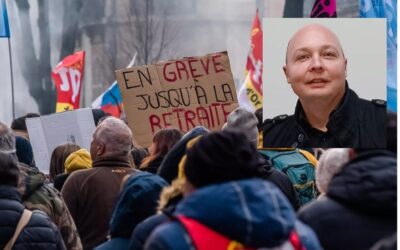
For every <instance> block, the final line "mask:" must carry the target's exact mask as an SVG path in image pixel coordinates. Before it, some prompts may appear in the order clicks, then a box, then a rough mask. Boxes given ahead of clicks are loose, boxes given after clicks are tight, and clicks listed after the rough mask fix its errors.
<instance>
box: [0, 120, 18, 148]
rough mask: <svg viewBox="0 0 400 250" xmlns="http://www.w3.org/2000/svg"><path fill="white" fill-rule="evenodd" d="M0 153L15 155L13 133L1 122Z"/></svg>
mask: <svg viewBox="0 0 400 250" xmlns="http://www.w3.org/2000/svg"><path fill="white" fill-rule="evenodd" d="M0 151H1V152H3V153H15V135H14V132H13V131H12V130H11V129H10V128H9V127H8V126H7V125H5V124H4V123H2V122H0Z"/></svg>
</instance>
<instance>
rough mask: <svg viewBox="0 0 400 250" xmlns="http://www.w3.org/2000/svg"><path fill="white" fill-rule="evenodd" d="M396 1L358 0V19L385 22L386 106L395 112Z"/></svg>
mask: <svg viewBox="0 0 400 250" xmlns="http://www.w3.org/2000/svg"><path fill="white" fill-rule="evenodd" d="M396 9H397V0H360V17H366V18H368V17H374V18H386V20H387V104H388V109H389V110H391V111H394V112H397V12H396Z"/></svg>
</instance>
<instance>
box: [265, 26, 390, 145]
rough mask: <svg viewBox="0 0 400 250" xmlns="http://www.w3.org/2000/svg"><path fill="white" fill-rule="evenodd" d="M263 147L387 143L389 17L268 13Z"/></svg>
mask: <svg viewBox="0 0 400 250" xmlns="http://www.w3.org/2000/svg"><path fill="white" fill-rule="evenodd" d="M263 29H264V33H263V67H264V69H263V119H264V124H263V144H264V145H263V146H264V147H268V148H282V147H299V148H315V147H320V148H332V147H335V148H339V147H342V148H349V147H351V148H385V147H386V54H387V52H386V20H385V19H380V18H375V19H360V18H357V19H353V18H341V19H339V18H332V19H331V18H326V19H322V18H320V19H318V18H314V19H311V18H286V19H282V18H281V19H275V18H265V19H263Z"/></svg>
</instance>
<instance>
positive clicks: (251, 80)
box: [238, 10, 263, 111]
mask: <svg viewBox="0 0 400 250" xmlns="http://www.w3.org/2000/svg"><path fill="white" fill-rule="evenodd" d="M262 37H263V34H262V29H261V23H260V19H259V17H258V10H257V13H256V16H255V17H254V21H253V28H252V30H251V48H250V52H249V55H248V57H247V64H246V71H247V76H246V79H245V82H244V83H243V85H242V87H241V89H240V91H239V94H238V100H239V104H240V106H242V107H244V108H246V109H248V110H249V111H254V110H256V109H258V108H261V107H262V70H263V64H262Z"/></svg>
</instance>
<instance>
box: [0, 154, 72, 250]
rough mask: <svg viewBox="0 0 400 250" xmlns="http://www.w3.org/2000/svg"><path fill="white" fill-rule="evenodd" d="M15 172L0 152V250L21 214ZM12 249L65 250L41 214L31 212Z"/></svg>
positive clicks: (10, 158)
mask: <svg viewBox="0 0 400 250" xmlns="http://www.w3.org/2000/svg"><path fill="white" fill-rule="evenodd" d="M18 181H19V169H18V165H17V162H16V161H15V159H14V158H13V156H12V155H10V154H6V153H3V152H0V249H4V248H5V246H6V244H7V243H8V242H9V241H10V239H11V238H12V237H13V235H14V233H15V231H16V228H17V224H18V223H19V221H20V219H21V217H22V214H23V212H24V209H25V208H24V205H22V203H21V197H20V194H19V192H18V190H17V185H18ZM12 249H46V250H50V249H65V246H64V243H63V240H62V238H61V235H60V232H59V231H58V229H57V227H56V226H55V225H54V224H53V223H52V222H51V220H50V219H49V217H48V216H47V215H46V214H45V213H44V212H42V211H33V212H32V214H31V217H30V218H29V220H28V222H27V224H26V225H25V226H24V227H23V228H22V230H21V231H20V233H19V235H18V236H17V238H16V241H15V242H14V245H13V247H12Z"/></svg>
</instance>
